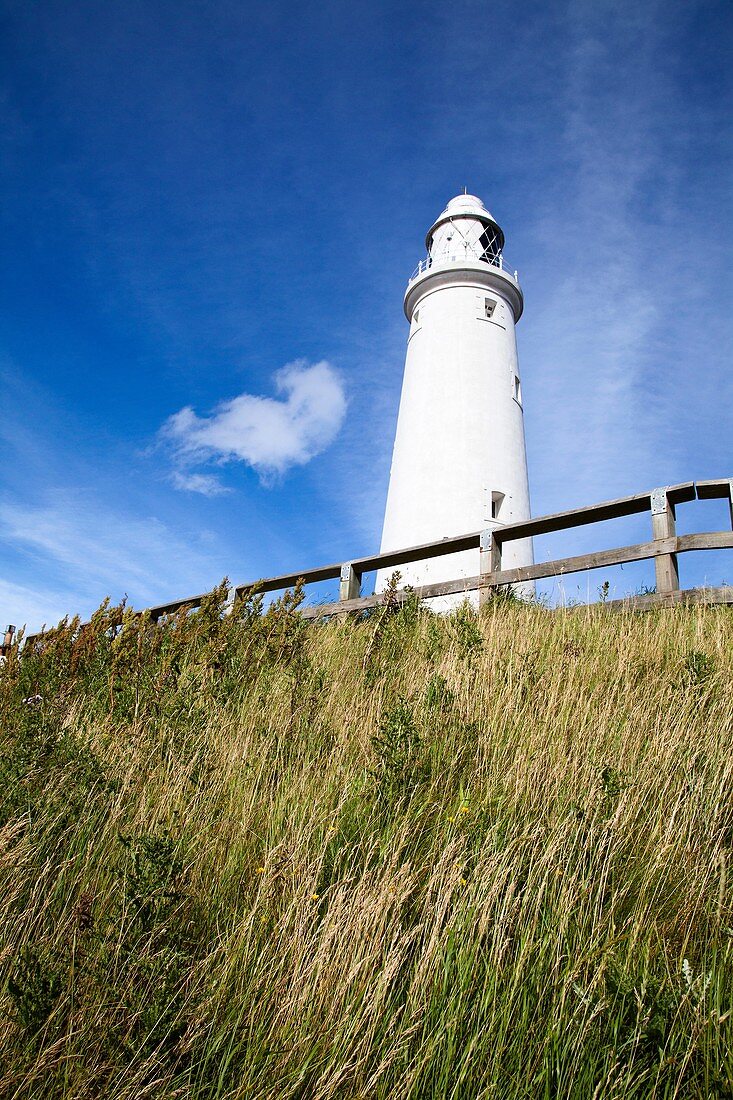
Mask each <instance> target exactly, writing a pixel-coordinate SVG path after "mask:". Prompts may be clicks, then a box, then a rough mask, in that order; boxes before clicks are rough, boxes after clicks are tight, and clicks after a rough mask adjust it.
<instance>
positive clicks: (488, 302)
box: [484, 298, 496, 317]
mask: <svg viewBox="0 0 733 1100" xmlns="http://www.w3.org/2000/svg"><path fill="white" fill-rule="evenodd" d="M495 309H496V302H495V301H494V299H493V298H484V312H485V316H486V317H493V316H494V310H495Z"/></svg>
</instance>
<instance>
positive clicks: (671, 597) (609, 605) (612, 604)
mask: <svg viewBox="0 0 733 1100" xmlns="http://www.w3.org/2000/svg"><path fill="white" fill-rule="evenodd" d="M694 604H721V605H724V604H733V587H731V586H729V585H724V586H722V587H718V588H714V587H713V588H686V589H677V591H676V592H668V593H667V594H666V595H660V594H659V593H657V592H650V593H649V595H648V596H625V597H624V598H623V599H621V600H608V601H607V602H606V603H603V604H593V606H594V607H602V608H604V610H605V609H608V610H610V611H620V610H623V609H624V608H629V609H630V610H632V611H648V610H651V609H652V608H655V607H677V606H683V607H687V606H692V605H694ZM572 610H577V608H574V609H572Z"/></svg>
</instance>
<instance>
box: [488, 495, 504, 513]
mask: <svg viewBox="0 0 733 1100" xmlns="http://www.w3.org/2000/svg"><path fill="white" fill-rule="evenodd" d="M503 503H504V494H503V493H492V494H491V518H492V519H499V513H500V512H501V506H502V504H503Z"/></svg>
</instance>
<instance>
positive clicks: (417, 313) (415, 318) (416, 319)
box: [412, 309, 420, 324]
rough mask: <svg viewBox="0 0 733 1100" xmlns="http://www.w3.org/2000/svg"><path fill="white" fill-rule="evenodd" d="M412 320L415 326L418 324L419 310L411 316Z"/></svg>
mask: <svg viewBox="0 0 733 1100" xmlns="http://www.w3.org/2000/svg"><path fill="white" fill-rule="evenodd" d="M412 319H413V321H414V322H415V324H417V323H418V321H419V320H420V310H419V309H416V310H415V312H414V313H413V315H412Z"/></svg>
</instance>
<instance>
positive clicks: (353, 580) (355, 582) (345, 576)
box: [339, 561, 361, 600]
mask: <svg viewBox="0 0 733 1100" xmlns="http://www.w3.org/2000/svg"><path fill="white" fill-rule="evenodd" d="M360 590H361V577H360V576H359V574H358V573H357V572H356V570H355V569H354V567H353V565H352V564H351V562H350V561H347V562H344V564H343V565H342V566H341V578H340V584H339V600H358V598H359V592H360Z"/></svg>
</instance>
